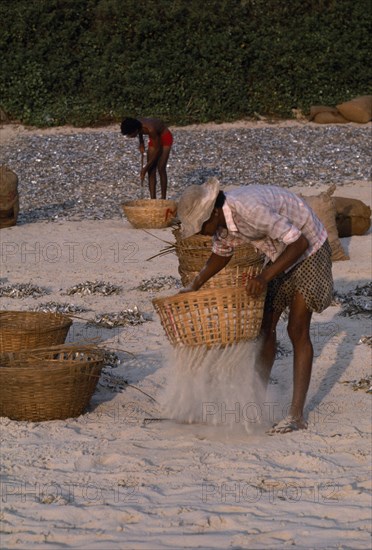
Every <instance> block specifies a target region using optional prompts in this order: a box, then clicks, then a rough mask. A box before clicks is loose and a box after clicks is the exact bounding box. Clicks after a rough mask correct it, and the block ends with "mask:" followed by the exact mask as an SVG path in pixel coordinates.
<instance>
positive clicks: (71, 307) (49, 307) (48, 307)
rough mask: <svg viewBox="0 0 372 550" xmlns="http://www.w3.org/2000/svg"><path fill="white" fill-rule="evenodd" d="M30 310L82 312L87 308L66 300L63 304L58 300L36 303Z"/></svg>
mask: <svg viewBox="0 0 372 550" xmlns="http://www.w3.org/2000/svg"><path fill="white" fill-rule="evenodd" d="M31 311H43V312H44V313H83V312H84V311H89V310H88V309H87V308H85V307H83V306H77V305H75V304H68V303H67V302H65V303H63V304H60V303H59V302H46V303H45V304H38V305H37V306H36V307H35V308H33V309H32V310H31Z"/></svg>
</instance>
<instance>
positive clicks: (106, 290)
mask: <svg viewBox="0 0 372 550" xmlns="http://www.w3.org/2000/svg"><path fill="white" fill-rule="evenodd" d="M121 290H122V287H121V286H118V285H113V284H111V283H105V282H104V281H85V282H84V283H79V284H77V285H75V286H72V287H70V288H69V289H67V290H66V294H68V295H69V296H71V295H73V294H77V295H78V296H88V295H90V294H101V295H102V296H110V295H111V294H119V293H120V292H121Z"/></svg>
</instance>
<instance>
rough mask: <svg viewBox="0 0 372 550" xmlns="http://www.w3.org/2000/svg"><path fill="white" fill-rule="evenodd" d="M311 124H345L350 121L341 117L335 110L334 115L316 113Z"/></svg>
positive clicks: (326, 112) (331, 113) (327, 112)
mask: <svg viewBox="0 0 372 550" xmlns="http://www.w3.org/2000/svg"><path fill="white" fill-rule="evenodd" d="M313 122H316V123H317V124H347V123H348V122H350V120H347V119H346V118H345V117H343V116H342V115H341V114H340V113H339V112H338V111H337V109H336V112H335V113H334V112H333V111H332V112H331V111H324V112H322V113H317V114H316V115H315V116H314V119H313Z"/></svg>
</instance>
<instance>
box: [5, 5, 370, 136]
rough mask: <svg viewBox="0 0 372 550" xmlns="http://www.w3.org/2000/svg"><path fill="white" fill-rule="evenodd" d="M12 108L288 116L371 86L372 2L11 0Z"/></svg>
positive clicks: (94, 115)
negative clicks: (370, 37)
mask: <svg viewBox="0 0 372 550" xmlns="http://www.w3.org/2000/svg"><path fill="white" fill-rule="evenodd" d="M0 18H1V21H2V22H3V24H2V32H1V33H0V50H1V51H0V53H1V59H2V71H1V74H0V107H1V109H2V110H3V111H4V112H5V113H6V114H7V116H8V117H9V119H11V120H16V119H17V120H20V121H22V122H23V123H25V124H34V125H38V126H48V125H57V124H65V123H71V124H75V125H93V124H98V123H103V122H107V121H118V120H120V119H121V118H122V117H123V116H127V115H128V116H159V117H163V118H165V119H167V120H168V122H169V123H171V124H186V123H193V122H207V121H212V120H214V121H223V120H225V121H226V120H234V119H238V118H240V117H251V116H254V115H255V113H259V114H260V115H270V116H278V117H288V116H291V115H292V109H293V108H297V109H301V110H302V111H304V112H307V111H308V109H309V107H310V105H312V104H328V105H335V104H336V103H338V102H340V101H344V100H347V99H349V98H352V97H355V96H356V95H364V94H368V93H371V88H370V84H371V81H372V79H371V64H370V62H369V49H370V42H369V36H370V32H371V19H372V18H371V4H370V0H353V1H350V0H338V1H336V0H291V1H290V2H289V1H284V0H240V1H238V0H203V1H201V0H11V1H10V0H0Z"/></svg>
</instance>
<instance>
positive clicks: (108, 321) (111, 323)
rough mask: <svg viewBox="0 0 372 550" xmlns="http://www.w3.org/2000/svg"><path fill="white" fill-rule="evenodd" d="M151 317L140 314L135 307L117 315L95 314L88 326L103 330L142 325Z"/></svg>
mask: <svg viewBox="0 0 372 550" xmlns="http://www.w3.org/2000/svg"><path fill="white" fill-rule="evenodd" d="M150 320H151V316H150V315H148V314H146V313H141V312H140V311H139V310H138V307H137V306H134V308H133V309H126V310H123V311H119V312H118V313H102V314H97V315H96V316H95V317H94V319H93V320H92V321H89V323H88V324H89V325H96V326H101V327H105V328H114V327H124V326H127V325H142V323H145V322H146V321H150Z"/></svg>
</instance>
